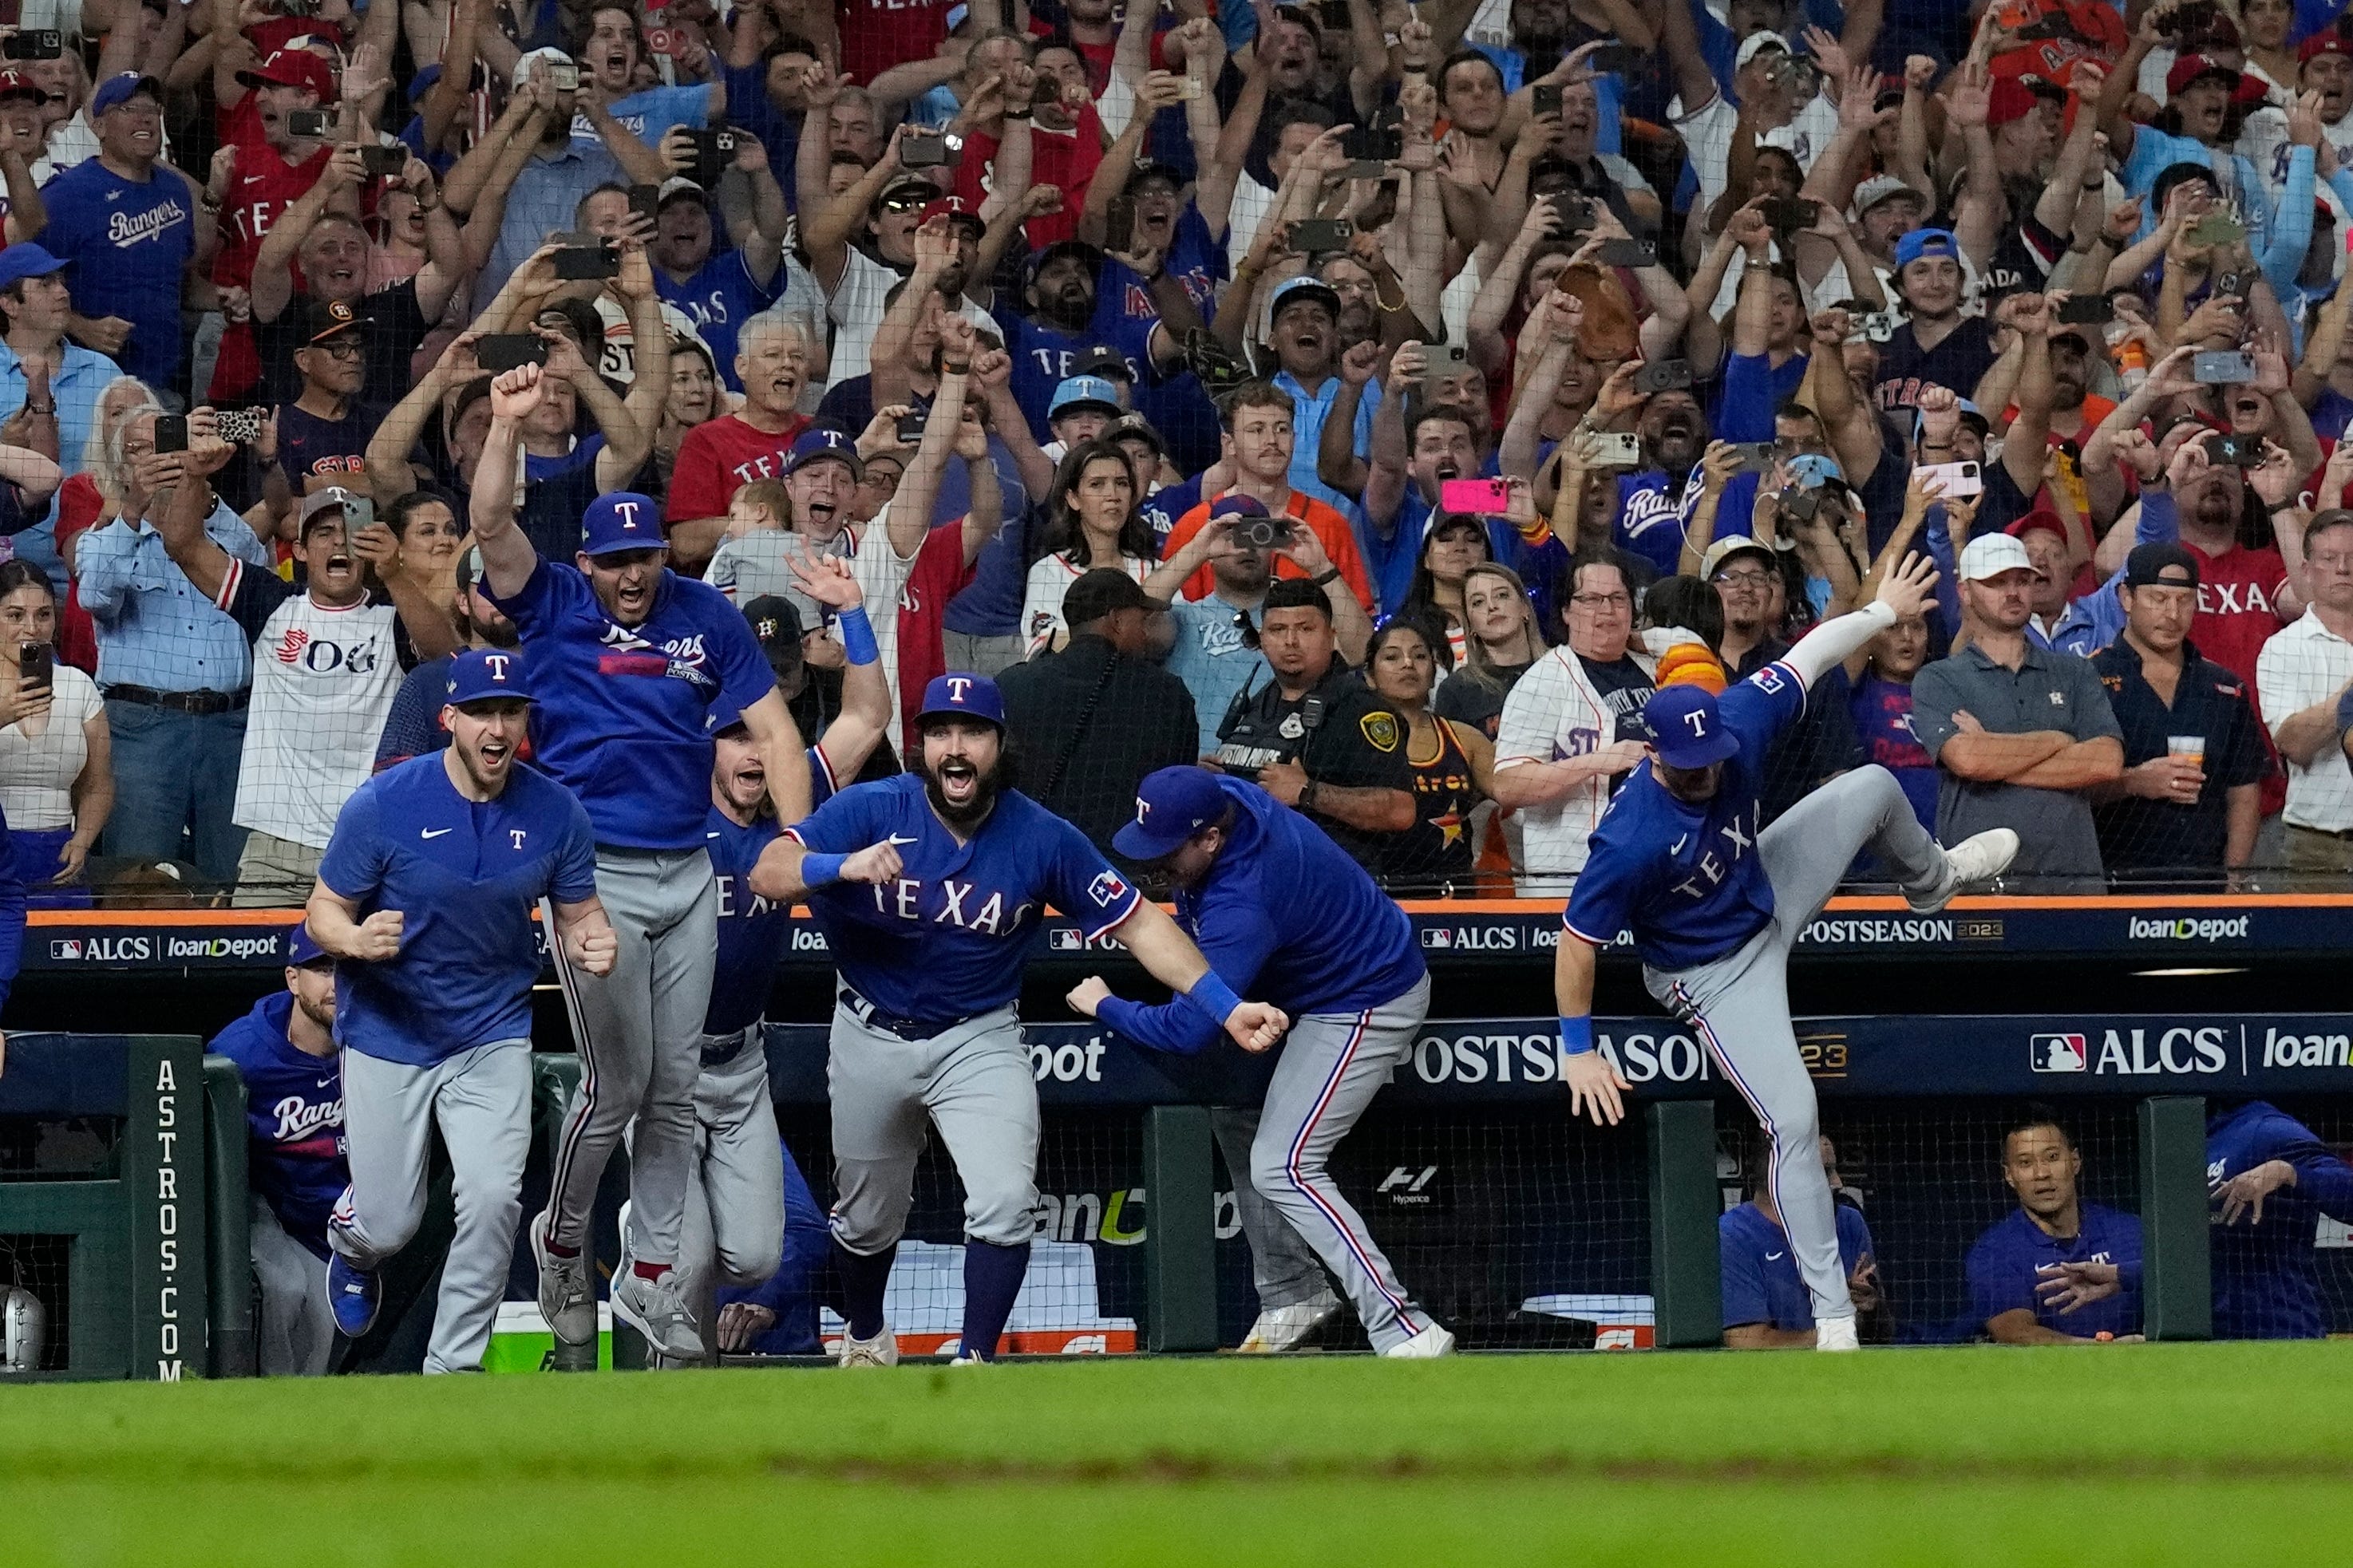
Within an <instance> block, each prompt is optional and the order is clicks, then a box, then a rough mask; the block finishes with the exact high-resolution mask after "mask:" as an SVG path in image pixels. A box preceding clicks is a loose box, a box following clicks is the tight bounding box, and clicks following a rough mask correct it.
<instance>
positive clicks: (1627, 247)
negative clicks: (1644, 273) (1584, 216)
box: [1601, 239, 1659, 267]
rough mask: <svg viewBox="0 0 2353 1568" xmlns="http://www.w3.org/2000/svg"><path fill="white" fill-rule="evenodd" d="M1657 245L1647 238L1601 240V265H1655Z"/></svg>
mask: <svg viewBox="0 0 2353 1568" xmlns="http://www.w3.org/2000/svg"><path fill="white" fill-rule="evenodd" d="M1658 261H1659V247H1657V246H1655V245H1652V244H1651V242H1650V241H1649V240H1647V239H1605V240H1603V241H1602V242H1601V265H1602V266H1604V267H1655V266H1657V265H1658Z"/></svg>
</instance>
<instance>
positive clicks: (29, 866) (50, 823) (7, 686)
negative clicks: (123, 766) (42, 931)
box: [0, 561, 114, 904]
mask: <svg viewBox="0 0 2353 1568" xmlns="http://www.w3.org/2000/svg"><path fill="white" fill-rule="evenodd" d="M57 635H58V602H57V598H56V596H55V595H53V594H52V593H51V592H50V589H49V580H48V578H47V576H46V575H45V574H42V572H41V571H40V570H39V569H38V568H37V567H34V566H31V565H28V564H27V563H25V562H22V561H9V562H0V718H5V719H6V720H7V724H6V726H5V728H0V811H5V813H6V815H7V819H8V829H9V836H10V838H11V840H12V842H13V845H14V850H15V856H16V874H17V875H18V876H19V877H21V878H23V879H24V882H25V889H26V894H27V896H28V897H29V898H30V899H31V900H32V901H34V902H36V903H48V904H58V903H69V902H70V903H86V902H88V901H89V895H88V893H87V892H83V891H81V890H79V889H75V892H74V893H70V894H60V893H59V892H58V891H57V890H56V889H58V887H59V886H60V885H62V884H70V883H79V881H80V880H81V871H82V862H83V861H84V860H86V859H88V858H89V856H90V846H91V845H92V844H94V843H96V842H97V841H98V835H99V830H100V828H102V827H104V826H106V818H107V816H108V815H109V814H110V813H111V812H112V811H113V809H114V771H113V768H112V767H111V765H110V763H109V760H108V759H109V754H110V752H111V746H110V744H109V738H108V732H107V728H106V705H105V703H103V702H102V701H100V699H99V695H98V685H97V683H96V682H95V681H93V680H91V679H90V677H89V676H87V675H84V674H83V673H82V672H81V671H80V670H79V669H76V668H74V667H73V666H72V665H69V664H66V663H64V662H62V661H60V660H59V659H58V658H57V657H56V645H57ZM28 653H29V654H30V655H32V657H33V658H34V660H35V661H36V662H37V663H38V664H46V665H47V668H48V671H49V673H48V676H47V679H46V680H41V679H38V678H37V679H36V682H35V683H33V684H30V685H28V684H26V681H25V675H24V672H25V664H26V655H27V654H28ZM77 895H78V896H77Z"/></svg>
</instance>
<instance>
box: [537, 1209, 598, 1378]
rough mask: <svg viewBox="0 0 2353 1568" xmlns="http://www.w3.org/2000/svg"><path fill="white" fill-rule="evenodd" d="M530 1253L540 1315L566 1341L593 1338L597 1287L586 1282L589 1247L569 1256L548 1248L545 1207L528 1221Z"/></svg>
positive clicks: (586, 1341)
mask: <svg viewBox="0 0 2353 1568" xmlns="http://www.w3.org/2000/svg"><path fill="white" fill-rule="evenodd" d="M531 1256H532V1258H533V1261H534V1262H536V1263H537V1264H538V1265H539V1315H540V1316H541V1317H543V1318H545V1319H546V1320H547V1326H548V1328H549V1329H550V1330H551V1331H554V1335H555V1337H556V1338H557V1339H559V1340H562V1341H563V1342H565V1344H567V1345H586V1344H594V1343H595V1342H596V1288H595V1287H594V1286H592V1285H591V1284H590V1283H589V1279H588V1270H589V1261H588V1249H587V1248H586V1247H582V1248H581V1249H580V1250H579V1251H578V1252H576V1253H575V1254H574V1255H573V1256H571V1257H570V1258H558V1257H557V1256H556V1255H555V1254H554V1253H553V1252H550V1251H548V1250H547V1211H546V1210H545V1209H542V1210H541V1211H540V1212H539V1213H538V1215H535V1216H533V1220H532V1222H531Z"/></svg>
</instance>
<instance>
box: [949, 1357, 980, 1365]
mask: <svg viewBox="0 0 2353 1568" xmlns="http://www.w3.org/2000/svg"><path fill="white" fill-rule="evenodd" d="M948 1364H949V1365H950V1366H987V1364H988V1363H987V1362H985V1361H983V1360H981V1359H980V1357H978V1356H976V1355H957V1356H955V1357H953V1358H951V1359H950V1360H949V1362H948Z"/></svg>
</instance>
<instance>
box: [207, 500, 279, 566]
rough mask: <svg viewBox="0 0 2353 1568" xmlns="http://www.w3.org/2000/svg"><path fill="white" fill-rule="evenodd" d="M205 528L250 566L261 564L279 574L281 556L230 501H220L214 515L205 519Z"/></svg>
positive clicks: (223, 547) (224, 548)
mask: <svg viewBox="0 0 2353 1568" xmlns="http://www.w3.org/2000/svg"><path fill="white" fill-rule="evenodd" d="M205 531H206V533H208V534H210V535H211V536H212V542H214V543H215V544H217V545H219V546H220V547H221V548H222V549H223V550H226V551H227V552H229V553H230V554H231V555H234V556H236V557H237V559H238V560H240V561H242V562H245V563H247V564H248V565H251V566H259V567H260V568H261V569H262V570H263V571H264V572H267V573H269V574H270V575H272V576H276V575H277V574H278V557H277V556H275V555H273V554H271V553H270V550H269V546H268V545H266V544H264V543H262V542H261V539H260V536H259V535H258V534H256V533H255V532H254V531H253V529H252V528H251V526H250V525H248V523H247V522H246V521H245V519H243V518H241V517H239V516H237V513H235V512H233V511H231V510H228V505H227V502H218V503H216V504H215V505H214V507H213V514H212V516H210V517H208V518H206V519H205Z"/></svg>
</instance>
